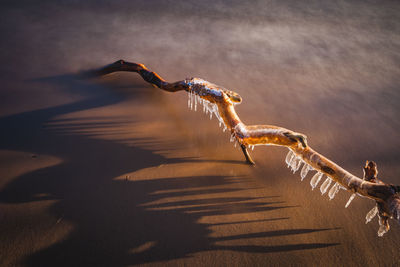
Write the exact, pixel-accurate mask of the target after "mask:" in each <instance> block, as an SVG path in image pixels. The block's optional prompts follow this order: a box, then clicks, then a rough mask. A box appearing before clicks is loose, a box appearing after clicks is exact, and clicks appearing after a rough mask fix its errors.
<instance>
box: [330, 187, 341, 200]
mask: <svg viewBox="0 0 400 267" xmlns="http://www.w3.org/2000/svg"><path fill="white" fill-rule="evenodd" d="M339 189H340V184H339V183H335V184H334V185H333V186H332V188H331V190H329V193H328V196H329V199H330V200H332V199H334V198H335V196H336V194H337V193H338V192H339Z"/></svg>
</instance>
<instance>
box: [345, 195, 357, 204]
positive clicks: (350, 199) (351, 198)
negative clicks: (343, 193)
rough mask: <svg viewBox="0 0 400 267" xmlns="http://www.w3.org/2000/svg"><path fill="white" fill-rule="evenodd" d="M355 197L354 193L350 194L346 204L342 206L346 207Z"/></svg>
mask: <svg viewBox="0 0 400 267" xmlns="http://www.w3.org/2000/svg"><path fill="white" fill-rule="evenodd" d="M355 197H356V193H354V194H352V195H351V196H350V198H349V200H348V201H347V203H346V206H344V207H345V208H347V207H348V206H349V205H350V203H351V202H352V201H353V199H354V198H355Z"/></svg>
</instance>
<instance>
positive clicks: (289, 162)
mask: <svg viewBox="0 0 400 267" xmlns="http://www.w3.org/2000/svg"><path fill="white" fill-rule="evenodd" d="M295 158H296V154H294V153H293V154H292V156H291V157H290V159H289V160H288V165H287V167H288V168H289V167H291V166H292V162H293V161H294V160H295Z"/></svg>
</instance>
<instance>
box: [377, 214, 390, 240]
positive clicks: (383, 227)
mask: <svg viewBox="0 0 400 267" xmlns="http://www.w3.org/2000/svg"><path fill="white" fill-rule="evenodd" d="M378 216H379V215H378ZM378 221H379V229H378V236H383V235H384V234H386V233H387V231H388V229H387V228H386V225H385V224H383V223H382V221H381V217H380V216H379V220H378ZM386 223H387V222H386Z"/></svg>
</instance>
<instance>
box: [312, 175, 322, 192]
mask: <svg viewBox="0 0 400 267" xmlns="http://www.w3.org/2000/svg"><path fill="white" fill-rule="evenodd" d="M323 175H324V174H323V173H321V172H317V173H316V174H314V176H313V177H312V178H311V181H310V185H311V187H312V190H314V188H315V187H317V185H318V183H319V181H321V178H322V176H323Z"/></svg>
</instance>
